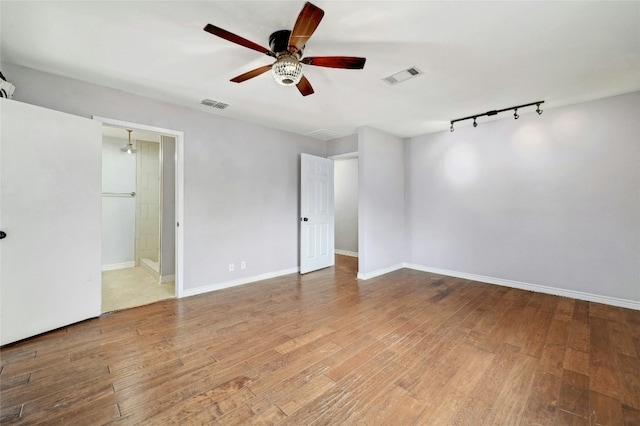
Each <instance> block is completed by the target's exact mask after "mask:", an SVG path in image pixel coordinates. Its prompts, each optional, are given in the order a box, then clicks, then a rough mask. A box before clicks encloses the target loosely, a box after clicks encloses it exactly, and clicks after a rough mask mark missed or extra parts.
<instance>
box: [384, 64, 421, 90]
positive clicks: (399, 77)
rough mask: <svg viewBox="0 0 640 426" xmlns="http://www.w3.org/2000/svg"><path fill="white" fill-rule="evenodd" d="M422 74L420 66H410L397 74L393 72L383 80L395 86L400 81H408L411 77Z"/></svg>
mask: <svg viewBox="0 0 640 426" xmlns="http://www.w3.org/2000/svg"><path fill="white" fill-rule="evenodd" d="M422 74H423V72H422V71H420V70H419V69H418V68H416V67H410V68H407V69H406V70H402V71H400V72H397V73H395V74H391V75H390V76H387V77H385V78H383V79H382V80H383V81H385V82H386V83H387V84H390V85H391V86H394V85H396V84H398V83H402V82H403V81H407V80H409V79H410V78H413V77H417V76H419V75H422Z"/></svg>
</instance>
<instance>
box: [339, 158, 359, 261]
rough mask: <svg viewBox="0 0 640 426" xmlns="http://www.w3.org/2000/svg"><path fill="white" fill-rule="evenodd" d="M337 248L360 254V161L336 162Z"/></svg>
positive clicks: (351, 159)
mask: <svg viewBox="0 0 640 426" xmlns="http://www.w3.org/2000/svg"><path fill="white" fill-rule="evenodd" d="M333 170H334V172H333V173H334V177H335V180H334V188H335V189H334V194H335V195H334V197H335V248H336V250H344V251H349V252H352V253H357V252H358V159H357V158H350V159H348V160H335V161H334V169H333Z"/></svg>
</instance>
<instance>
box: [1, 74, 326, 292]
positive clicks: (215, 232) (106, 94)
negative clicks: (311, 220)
mask: <svg viewBox="0 0 640 426" xmlns="http://www.w3.org/2000/svg"><path fill="white" fill-rule="evenodd" d="M2 71H3V73H4V75H5V76H7V77H8V78H9V76H10V80H11V82H12V83H13V84H14V85H15V86H16V91H15V94H14V99H16V100H18V101H22V102H27V103H31V104H35V105H40V106H43V107H46V108H51V109H55V110H59V111H64V112H68V113H71V114H75V115H79V116H83V117H91V116H92V115H96V116H102V117H109V118H113V119H117V120H124V121H131V122H135V123H141V124H145V125H149V126H156V127H162V128H167V129H172V130H179V131H183V132H184V135H185V144H184V185H185V193H184V199H185V205H184V223H183V224H182V225H184V288H185V290H192V289H196V288H198V287H205V286H212V285H215V284H217V283H224V282H229V281H234V280H239V279H242V278H245V277H252V276H258V275H260V274H268V273H273V272H276V271H281V270H288V269H293V268H297V266H298V257H299V256H298V233H299V231H298V209H299V208H298V199H299V183H298V181H299V157H300V153H302V152H305V153H309V154H313V155H318V156H323V157H324V156H326V142H324V141H320V140H317V139H313V138H310V137H305V136H300V135H295V134H292V133H288V132H283V131H278V130H274V129H270V128H267V127H264V126H259V125H254V124H250V123H245V122H239V121H236V120H232V119H228V118H224V117H221V116H218V115H215V114H210V113H206V112H202V111H198V110H195V109H190V108H186V107H182V106H177V105H173V104H169V103H164V102H160V101H156V100H152V99H148V98H144V97H141V96H136V95H132V94H128V93H125V92H122V91H119V90H114V89H110V88H106V87H102V86H97V85H93V84H90V83H85V82H81V81H78V80H73V79H69V78H65V77H60V76H55V75H52V74H48V73H43V72H39V71H36V70H33V69H29V68H24V67H20V66H16V65H13V64H9V63H3V64H2ZM241 260H245V261H246V262H247V269H246V270H240V269H239V268H238V267H236V270H235V272H229V271H228V264H229V263H230V262H235V263H236V266H238V263H239V262H240V261H241Z"/></svg>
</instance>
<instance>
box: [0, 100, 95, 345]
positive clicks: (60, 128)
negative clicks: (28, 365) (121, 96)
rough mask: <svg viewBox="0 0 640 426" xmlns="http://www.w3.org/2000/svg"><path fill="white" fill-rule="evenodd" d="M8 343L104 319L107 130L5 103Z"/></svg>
mask: <svg viewBox="0 0 640 426" xmlns="http://www.w3.org/2000/svg"><path fill="white" fill-rule="evenodd" d="M0 123H1V129H0V230H2V231H3V232H5V233H6V237H5V238H3V239H1V240H0V344H2V345H4V344H7V343H11V342H15V341H17V340H21V339H24V338H26V337H30V336H33V335H36V334H39V333H43V332H46V331H49V330H53V329H56V328H59V327H63V326H65V325H68V324H72V323H74V322H78V321H81V320H84V319H87V318H91V317H96V316H99V315H100V304H101V267H100V265H101V261H100V238H101V235H100V231H101V197H100V194H101V173H102V166H101V155H102V154H101V141H102V136H101V126H100V123H99V122H97V121H94V120H90V119H87V118H82V117H78V116H74V115H69V114H65V113H61V112H58V111H52V110H48V109H45V108H40V107H36V106H33V105H29V104H24V103H21V102H17V101H13V100H7V99H0Z"/></svg>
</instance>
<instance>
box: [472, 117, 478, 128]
mask: <svg viewBox="0 0 640 426" xmlns="http://www.w3.org/2000/svg"><path fill="white" fill-rule="evenodd" d="M473 127H478V123H476V118H475V117H473Z"/></svg>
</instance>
